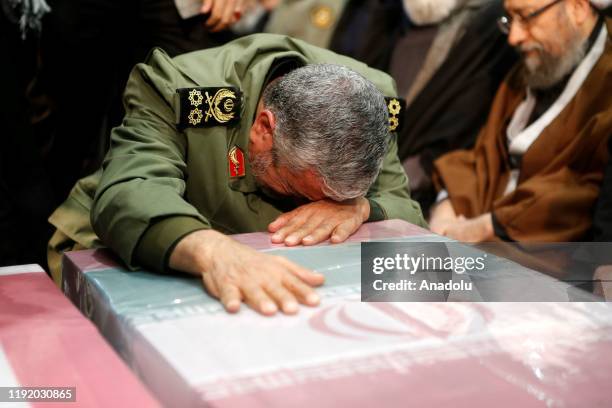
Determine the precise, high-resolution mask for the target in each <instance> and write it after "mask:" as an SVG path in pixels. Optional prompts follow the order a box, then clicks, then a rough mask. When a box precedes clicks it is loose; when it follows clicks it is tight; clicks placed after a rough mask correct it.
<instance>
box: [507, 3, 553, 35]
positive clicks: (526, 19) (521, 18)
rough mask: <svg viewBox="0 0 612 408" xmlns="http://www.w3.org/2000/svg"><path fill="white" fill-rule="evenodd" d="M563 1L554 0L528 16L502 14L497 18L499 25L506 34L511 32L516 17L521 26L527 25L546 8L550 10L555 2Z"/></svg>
mask: <svg viewBox="0 0 612 408" xmlns="http://www.w3.org/2000/svg"><path fill="white" fill-rule="evenodd" d="M561 1H562V0H554V1H552V2H551V3H548V4H547V5H545V6H544V7H541V8H539V9H537V10H536V11H532V12H531V13H529V14H527V15H526V16H522V15H520V14H517V15H516V18H514V17H511V16H501V17H500V18H498V19H497V26H498V27H499V29H500V30H501V32H502V33H504V34H508V33H510V28H511V27H512V22H513V21H514V20H515V19H516V21H517V22H518V23H520V24H521V26H523V27H527V26H528V25H529V22H530V21H531V20H533V19H534V18H536V17H537V16H539V15H540V14H542V13H544V12H545V11H546V10H548V9H549V8H551V7H552V6H554V5H555V4H558V3H560V2H561Z"/></svg>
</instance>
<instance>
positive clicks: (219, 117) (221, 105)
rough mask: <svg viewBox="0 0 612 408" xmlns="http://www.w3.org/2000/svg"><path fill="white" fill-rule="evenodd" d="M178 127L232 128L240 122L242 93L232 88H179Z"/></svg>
mask: <svg viewBox="0 0 612 408" xmlns="http://www.w3.org/2000/svg"><path fill="white" fill-rule="evenodd" d="M176 92H177V93H178V96H179V109H178V110H177V125H178V126H179V127H180V128H187V127H195V128H201V127H212V126H231V125H233V124H235V123H238V122H239V121H240V108H241V106H242V93H241V92H240V89H237V88H232V87H220V88H179V89H177V90H176Z"/></svg>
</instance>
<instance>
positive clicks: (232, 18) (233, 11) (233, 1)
mask: <svg viewBox="0 0 612 408" xmlns="http://www.w3.org/2000/svg"><path fill="white" fill-rule="evenodd" d="M200 12H201V13H202V14H209V16H208V19H207V20H206V22H205V23H204V25H205V26H206V28H207V29H209V30H210V31H211V32H213V33H215V32H218V31H221V30H225V29H226V28H228V27H229V26H230V25H232V24H234V23H236V22H237V21H238V20H240V18H241V17H242V13H243V12H244V0H202V8H201V9H200Z"/></svg>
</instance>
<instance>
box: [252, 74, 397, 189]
mask: <svg viewBox="0 0 612 408" xmlns="http://www.w3.org/2000/svg"><path fill="white" fill-rule="evenodd" d="M263 103H264V106H265V108H266V109H269V110H270V111H271V112H272V113H273V114H274V115H275V117H276V128H275V131H274V146H273V149H272V153H273V159H274V161H275V164H276V165H278V164H282V165H284V166H285V167H287V168H288V169H289V170H290V171H292V172H300V171H304V170H306V169H313V170H315V171H316V172H317V173H318V175H319V176H320V177H321V179H322V181H323V193H324V194H325V195H326V196H327V197H329V198H331V199H333V200H337V201H343V200H347V199H350V198H355V197H359V196H362V195H365V193H366V192H367V191H368V189H369V188H370V186H371V185H372V183H373V182H374V180H375V179H376V177H377V175H378V172H379V171H380V168H381V167H382V161H383V158H384V156H385V154H386V152H387V148H388V144H389V139H390V135H389V127H388V126H389V125H388V124H389V117H388V112H387V108H386V104H385V98H384V96H383V95H382V94H381V92H380V91H379V90H378V89H377V88H376V86H375V85H374V84H373V83H372V82H370V81H368V80H367V79H366V78H364V77H363V76H361V75H360V74H358V73H356V72H354V71H352V70H350V69H349V68H347V67H344V66H340V65H333V64H313V65H306V66H304V67H301V68H298V69H295V70H293V71H291V72H289V73H288V74H286V75H285V76H283V77H281V78H280V79H279V80H277V81H275V82H272V83H271V84H270V85H269V86H268V87H266V89H265V91H264V94H263Z"/></svg>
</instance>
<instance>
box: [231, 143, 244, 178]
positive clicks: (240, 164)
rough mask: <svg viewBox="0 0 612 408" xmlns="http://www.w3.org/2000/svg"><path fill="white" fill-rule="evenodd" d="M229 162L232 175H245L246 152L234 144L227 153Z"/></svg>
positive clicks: (232, 176)
mask: <svg viewBox="0 0 612 408" xmlns="http://www.w3.org/2000/svg"><path fill="white" fill-rule="evenodd" d="M227 162H228V163H229V173H230V177H231V178H234V177H244V175H245V168H244V153H242V150H241V149H240V148H239V147H238V146H234V147H232V148H231V149H230V151H229V153H228V154H227Z"/></svg>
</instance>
